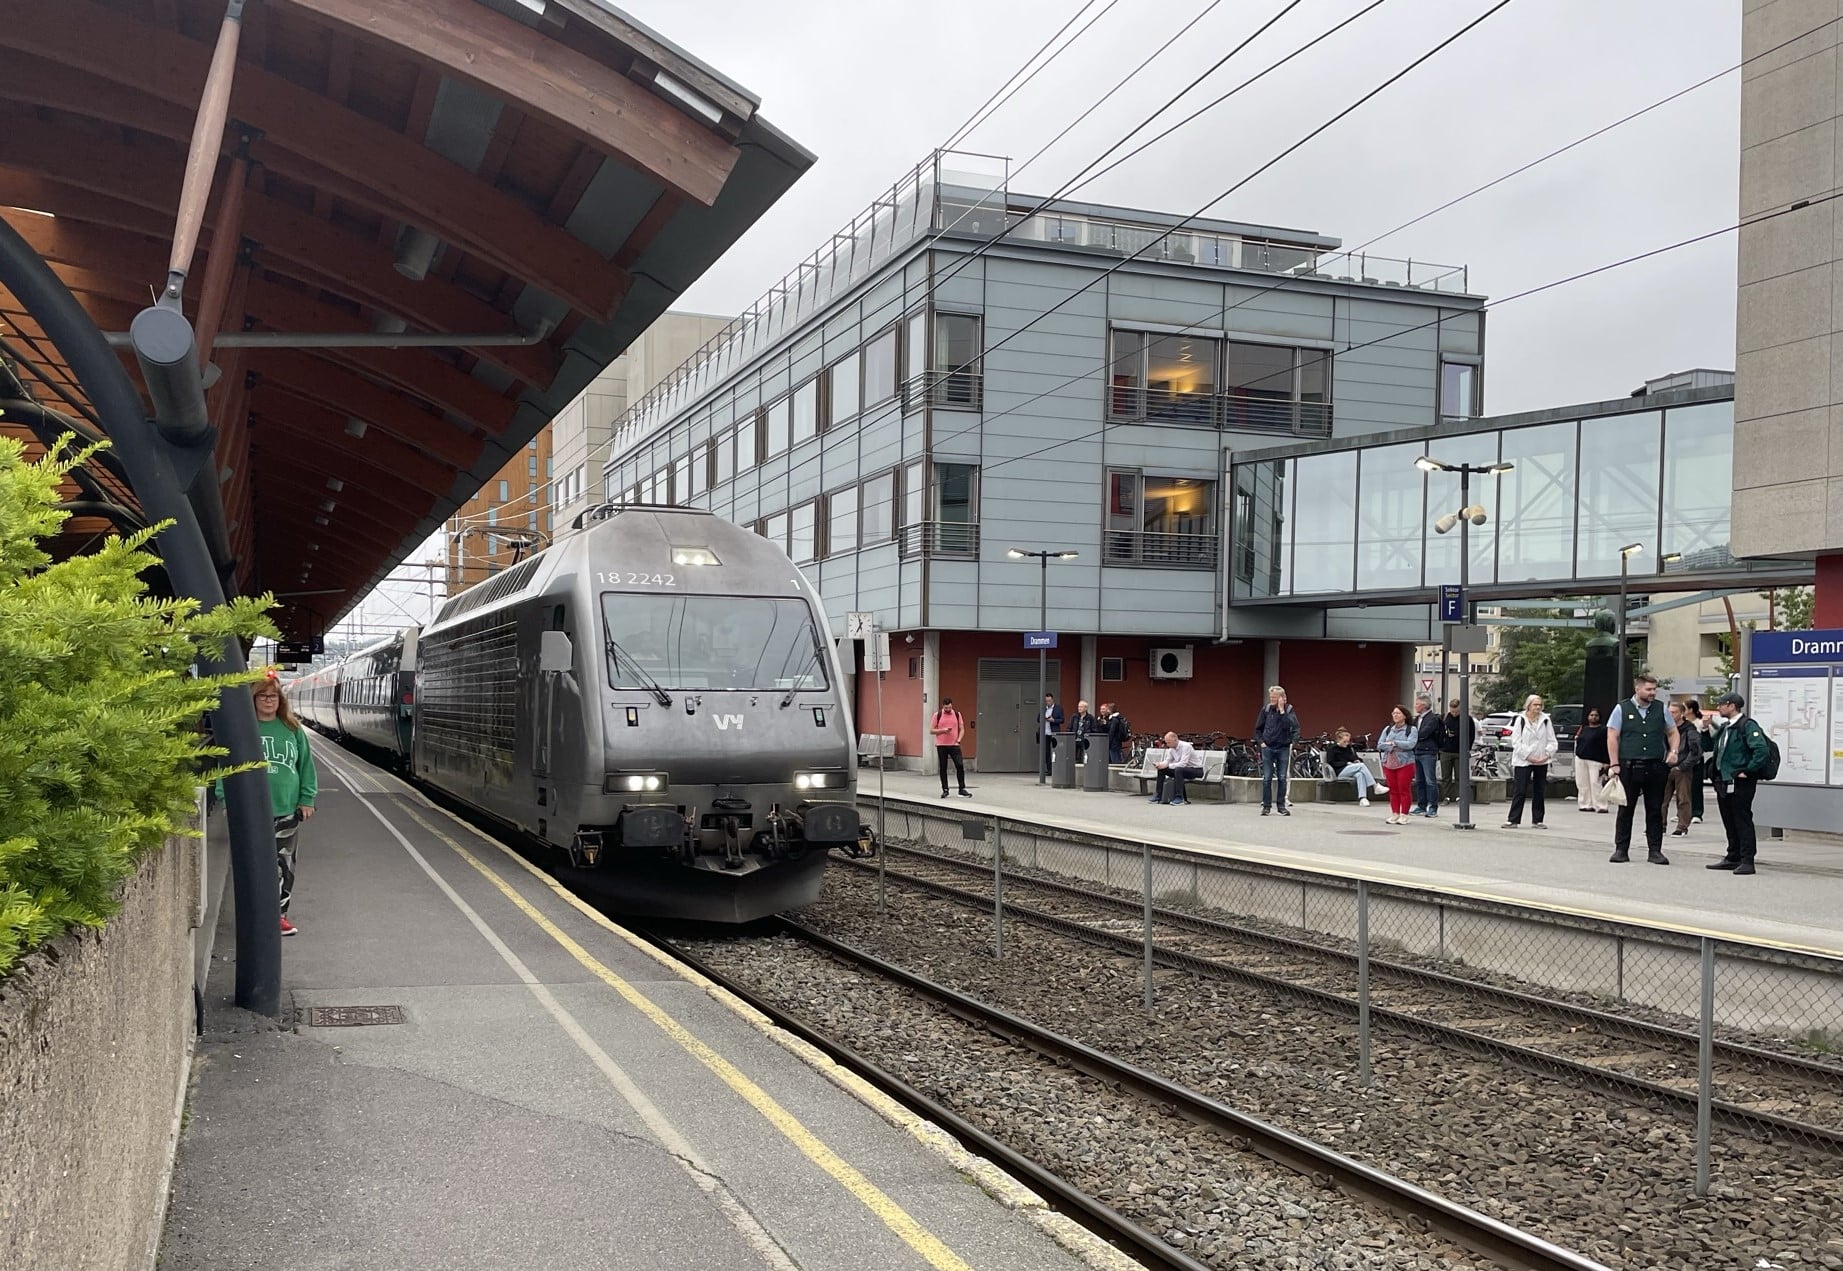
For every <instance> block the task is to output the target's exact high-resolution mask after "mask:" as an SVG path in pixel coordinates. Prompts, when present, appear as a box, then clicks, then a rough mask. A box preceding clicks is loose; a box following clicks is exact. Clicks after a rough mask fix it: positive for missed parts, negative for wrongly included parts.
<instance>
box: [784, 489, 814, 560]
mask: <svg viewBox="0 0 1843 1271" xmlns="http://www.w3.org/2000/svg"><path fill="white" fill-rule="evenodd" d="M818 512H819V509H818V507H817V505H816V504H815V503H814V501H813V500H811V499H808V500H807V501H806V502H805V503H802V504H801V505H800V506H799V507H797V508H795V509H793V511H791V512H789V513H788V514H787V517H788V521H787V529H788V537H787V554H788V555H789V556H791V557H792V558H793V562H794V564H796V565H810V564H811V563H812V562H813V561H815V560H817V559H818V558H819V543H818V538H817V528H816V522H817V518H818Z"/></svg>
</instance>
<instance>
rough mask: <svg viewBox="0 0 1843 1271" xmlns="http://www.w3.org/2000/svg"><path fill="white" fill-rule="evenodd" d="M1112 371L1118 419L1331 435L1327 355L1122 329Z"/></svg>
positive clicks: (1111, 407) (1111, 395)
mask: <svg viewBox="0 0 1843 1271" xmlns="http://www.w3.org/2000/svg"><path fill="white" fill-rule="evenodd" d="M1108 371H1109V378H1108V382H1109V392H1108V401H1107V409H1108V411H1109V413H1110V414H1111V415H1112V417H1113V418H1115V419H1152V420H1160V421H1168V422H1171V423H1178V424H1192V425H1198V426H1203V427H1223V428H1234V429H1246V430H1252V431H1260V432H1289V433H1297V434H1299V435H1301V436H1308V437H1328V436H1330V435H1331V404H1330V403H1331V355H1330V354H1329V353H1328V352H1326V351H1325V350H1323V349H1314V348H1298V347H1294V346H1292V345H1284V344H1260V343H1254V342H1251V341H1247V340H1223V339H1220V338H1218V337H1215V336H1201V335H1161V334H1157V333H1154V332H1146V331H1130V330H1115V331H1114V333H1113V347H1112V355H1111V357H1110V359H1109V365H1108Z"/></svg>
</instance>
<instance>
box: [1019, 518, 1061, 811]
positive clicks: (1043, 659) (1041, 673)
mask: <svg viewBox="0 0 1843 1271" xmlns="http://www.w3.org/2000/svg"><path fill="white" fill-rule="evenodd" d="M1005 555H1007V556H1009V557H1010V558H1011V559H1012V560H1034V561H1037V562H1038V578H1039V580H1040V581H1039V586H1038V588H1037V630H1038V631H1047V630H1048V629H1049V563H1050V562H1051V561H1053V560H1074V559H1075V557H1076V556H1077V555H1078V553H1076V552H1050V551H1042V552H1033V551H1030V550H1029V549H1028V548H1023V547H1014V548H1012V549H1011V550H1010V551H1008V552H1006V553H1005ZM1048 685H1049V650H1048V649H1047V648H1041V647H1040V648H1038V649H1037V715H1036V719H1037V723H1036V742H1037V784H1038V785H1042V784H1043V783H1044V782H1045V781H1047V780H1048V779H1049V747H1048V746H1046V745H1044V744H1043V736H1044V733H1043V695H1044V694H1045V693H1047V692H1049V687H1048Z"/></svg>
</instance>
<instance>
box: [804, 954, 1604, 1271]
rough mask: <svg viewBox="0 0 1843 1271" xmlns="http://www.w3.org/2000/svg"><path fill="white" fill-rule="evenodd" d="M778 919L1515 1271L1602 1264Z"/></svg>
mask: <svg viewBox="0 0 1843 1271" xmlns="http://www.w3.org/2000/svg"><path fill="white" fill-rule="evenodd" d="M775 921H776V925H777V926H778V927H779V928H780V929H781V930H783V931H785V932H787V933H788V934H790V935H793V936H795V937H797V938H799V939H800V940H802V941H804V942H806V943H807V944H810V945H811V946H813V947H814V948H816V949H819V950H821V951H823V952H825V953H827V954H829V955H831V956H833V957H835V958H837V959H839V960H841V961H844V962H846V963H848V964H850V965H852V966H853V967H857V968H862V969H865V970H869V971H873V972H875V973H876V974H878V975H880V976H883V977H884V978H886V979H889V980H893V981H895V982H896V983H898V984H901V985H902V986H904V987H905V988H908V989H911V990H913V991H914V992H916V993H918V994H920V995H921V996H923V997H925V998H927V999H929V1000H930V1001H933V1002H934V1003H936V1004H937V1005H939V1006H941V1007H943V1008H944V1009H946V1010H947V1011H949V1012H951V1013H952V1014H954V1015H957V1016H959V1017H960V1018H962V1019H964V1020H966V1021H968V1022H969V1023H972V1024H976V1025H978V1026H979V1027H981V1028H984V1029H987V1030H988V1031H990V1032H992V1033H994V1034H996V1035H998V1036H1001V1037H1005V1038H1007V1039H1009V1040H1011V1041H1013V1042H1015V1043H1017V1044H1019V1045H1023V1046H1025V1047H1027V1048H1029V1049H1031V1050H1034V1051H1036V1052H1037V1053H1038V1054H1040V1055H1043V1056H1044V1057H1045V1058H1048V1059H1052V1060H1055V1061H1056V1062H1058V1063H1064V1064H1067V1065H1068V1066H1069V1067H1071V1068H1073V1069H1074V1070H1076V1071H1078V1072H1081V1073H1085V1074H1086V1075H1088V1076H1090V1077H1093V1078H1095V1079H1096V1080H1099V1081H1102V1082H1106V1083H1109V1084H1111V1085H1114V1086H1116V1087H1119V1088H1122V1089H1126V1090H1130V1091H1132V1092H1134V1093H1136V1094H1138V1095H1140V1096H1141V1097H1143V1098H1146V1099H1149V1100H1151V1101H1153V1102H1155V1103H1159V1104H1163V1105H1166V1106H1168V1107H1169V1108H1170V1109H1171V1110H1172V1111H1174V1112H1176V1113H1178V1114H1179V1115H1181V1116H1183V1117H1184V1118H1185V1119H1187V1120H1189V1121H1192V1122H1194V1123H1196V1124H1197V1125H1200V1126H1203V1127H1204V1128H1206V1129H1209V1130H1213V1131H1215V1132H1217V1133H1219V1134H1222V1135H1225V1136H1227V1137H1229V1138H1231V1139H1243V1140H1245V1141H1246V1142H1247V1143H1248V1145H1249V1148H1250V1149H1251V1150H1252V1151H1254V1152H1256V1153H1257V1154H1259V1155H1260V1156H1263V1157H1265V1158H1267V1159H1268V1160H1270V1161H1273V1162H1274V1163H1276V1164H1279V1165H1282V1166H1285V1167H1286V1168H1288V1169H1291V1170H1294V1171H1296V1172H1297V1173H1299V1174H1301V1175H1304V1176H1306V1177H1307V1178H1312V1179H1314V1180H1315V1181H1318V1182H1319V1183H1321V1184H1323V1183H1324V1182H1325V1180H1329V1183H1330V1185H1331V1186H1332V1187H1334V1188H1335V1189H1336V1190H1337V1191H1339V1192H1341V1193H1343V1194H1345V1195H1347V1196H1352V1197H1356V1198H1358V1199H1361V1200H1363V1201H1365V1202H1367V1203H1369V1204H1372V1205H1375V1206H1378V1207H1380V1208H1382V1209H1384V1210H1387V1211H1388V1212H1390V1213H1393V1214H1396V1215H1398V1216H1400V1217H1402V1218H1404V1219H1407V1220H1409V1221H1410V1222H1411V1223H1419V1224H1422V1225H1423V1227H1424V1229H1425V1230H1427V1231H1430V1232H1433V1233H1436V1234H1438V1235H1440V1236H1442V1237H1444V1238H1446V1239H1448V1240H1451V1241H1452V1242H1454V1243H1455V1244H1458V1245H1461V1246H1462V1247H1464V1248H1467V1249H1470V1250H1472V1251H1473V1252H1476V1253H1479V1254H1481V1255H1483V1256H1485V1257H1487V1258H1490V1259H1492V1260H1493V1261H1495V1262H1496V1263H1498V1264H1499V1265H1500V1266H1504V1267H1508V1268H1520V1269H1522V1271H1607V1269H1606V1268H1605V1266H1604V1264H1602V1263H1599V1262H1595V1261H1594V1260H1593V1259H1591V1258H1588V1257H1586V1256H1584V1255H1582V1254H1579V1253H1576V1252H1574V1251H1572V1250H1569V1249H1564V1248H1562V1247H1561V1246H1559V1245H1556V1244H1553V1243H1551V1242H1549V1241H1547V1240H1544V1239H1542V1238H1541V1237H1539V1236H1535V1235H1532V1234H1531V1233H1529V1232H1526V1231H1522V1230H1519V1229H1518V1228H1516V1227H1512V1226H1510V1225H1509V1224H1508V1223H1504V1222H1500V1221H1499V1220H1498V1219H1495V1218H1492V1217H1490V1216H1488V1215H1486V1214H1481V1213H1478V1212H1477V1211H1476V1210H1473V1209H1469V1208H1467V1207H1466V1206H1464V1205H1460V1204H1458V1203H1456V1202H1454V1201H1450V1200H1447V1199H1446V1198H1445V1197H1443V1196H1438V1195H1436V1194H1434V1193H1433V1192H1430V1191H1428V1190H1426V1189H1425V1188H1422V1187H1418V1186H1416V1185H1415V1184H1413V1183H1410V1182H1408V1181H1406V1180H1405V1179H1400V1178H1397V1177H1395V1176H1394V1175H1391V1174H1388V1173H1385V1172H1384V1171H1382V1170H1379V1169H1376V1168H1375V1167H1373V1166H1370V1165H1365V1164H1364V1163H1362V1162H1361V1161H1357V1160H1354V1159H1352V1158H1351V1157H1348V1156H1345V1155H1344V1154H1343V1153H1341V1152H1337V1151H1333V1150H1332V1149H1331V1148H1328V1147H1326V1146H1324V1145H1323V1144H1321V1143H1315V1142H1313V1141H1312V1140H1310V1139H1307V1138H1304V1137H1302V1136H1300V1135H1297V1134H1294V1133H1292V1132H1291V1131H1289V1130H1284V1129H1281V1128H1280V1127H1279V1126H1276V1125H1272V1124H1270V1123H1268V1122H1266V1121H1263V1120H1261V1119H1259V1118H1258V1117H1254V1116H1251V1115H1249V1114H1248V1113H1245V1112H1241V1111H1239V1110H1237V1109H1235V1108H1231V1107H1229V1106H1228V1105H1227V1104H1223V1103H1219V1102H1217V1101H1216V1100H1214V1099H1210V1098H1207V1097H1205V1096H1203V1095H1201V1094H1198V1093H1197V1092H1196V1091H1194V1090H1191V1089H1189V1088H1188V1087H1186V1086H1183V1085H1180V1084H1178V1083H1177V1082H1174V1081H1171V1080H1168V1079H1167V1078H1164V1077H1161V1076H1159V1075H1158V1074H1156V1073H1153V1072H1149V1071H1147V1070H1146V1069H1144V1068H1140V1067H1138V1066H1136V1065H1133V1064H1129V1063H1126V1062H1125V1061H1123V1060H1120V1059H1116V1058H1114V1057H1113V1056H1111V1055H1108V1054H1106V1053H1104V1052H1102V1051H1099V1050H1096V1049H1094V1048H1093V1047H1091V1046H1088V1045H1086V1044H1084V1043H1082V1042H1079V1041H1076V1040H1075V1039H1073V1038H1070V1037H1065V1036H1063V1035H1062V1034H1060V1033H1055V1032H1052V1031H1050V1030H1049V1029H1046V1028H1042V1027H1040V1026H1038V1025H1036V1024H1033V1023H1032V1022H1030V1021H1029V1020H1026V1019H1023V1018H1022V1017H1020V1016H1017V1015H1013V1014H1011V1013H1010V1012H1008V1011H1004V1010H1000V1009H999V1008H997V1007H994V1006H991V1005H988V1004H987V1003H985V1002H981V1001H979V1000H978V999H977V998H973V997H969V996H967V995H966V994H963V993H960V992H958V991H956V990H954V989H950V988H947V987H946V986H944V985H940V984H936V983H935V982H934V981H932V980H929V979H926V978H925V977H923V976H920V975H916V974H915V973H914V972H912V971H907V970H904V969H903V968H901V967H898V966H895V965H894V964H892V963H889V962H886V961H884V960H883V959H881V958H879V957H877V956H875V955H874V954H871V953H867V952H865V951H864V950H862V949H858V948H855V947H853V946H851V945H848V944H845V943H844V942H842V941H840V940H836V939H833V938H832V937H830V936H826V935H824V934H822V933H820V932H817V931H814V930H812V929H811V928H809V927H806V926H803V925H802V924H800V923H798V922H795V921H793V920H791V919H788V918H784V917H783V918H779V919H776V920H775Z"/></svg>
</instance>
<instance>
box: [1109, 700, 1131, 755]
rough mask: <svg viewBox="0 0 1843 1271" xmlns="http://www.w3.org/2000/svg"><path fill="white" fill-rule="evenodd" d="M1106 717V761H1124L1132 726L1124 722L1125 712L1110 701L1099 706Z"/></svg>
mask: <svg viewBox="0 0 1843 1271" xmlns="http://www.w3.org/2000/svg"><path fill="white" fill-rule="evenodd" d="M1101 711H1102V713H1103V714H1105V715H1106V717H1107V762H1108V763H1125V762H1126V747H1127V744H1128V743H1129V742H1130V741H1131V740H1132V737H1133V726H1132V725H1131V724H1129V723H1127V722H1126V713H1125V712H1124V711H1121V710H1118V709H1116V708H1115V707H1114V704H1113V703H1112V702H1109V703H1107V704H1106V705H1105V706H1102V707H1101Z"/></svg>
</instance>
